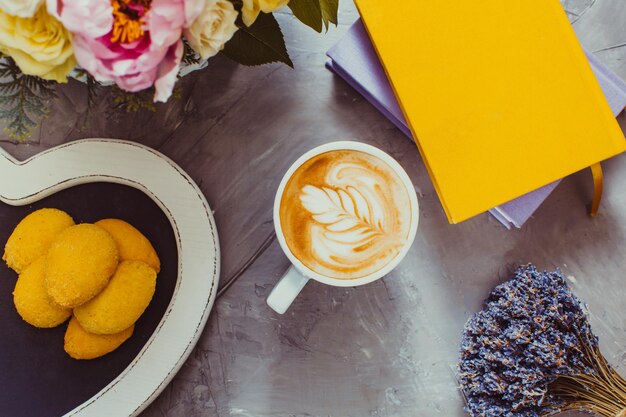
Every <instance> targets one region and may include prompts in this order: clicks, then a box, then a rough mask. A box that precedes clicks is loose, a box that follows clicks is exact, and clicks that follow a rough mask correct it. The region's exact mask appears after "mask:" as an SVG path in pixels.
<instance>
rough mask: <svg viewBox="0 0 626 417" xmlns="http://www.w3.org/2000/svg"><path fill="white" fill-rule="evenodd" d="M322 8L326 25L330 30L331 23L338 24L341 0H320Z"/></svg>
mask: <svg viewBox="0 0 626 417" xmlns="http://www.w3.org/2000/svg"><path fill="white" fill-rule="evenodd" d="M319 2H320V7H321V9H322V19H323V20H324V26H325V27H326V30H328V26H329V25H330V23H332V24H334V25H335V26H337V22H338V19H337V11H338V10H339V0H319Z"/></svg>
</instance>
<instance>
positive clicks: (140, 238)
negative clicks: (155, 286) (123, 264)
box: [96, 219, 161, 274]
mask: <svg viewBox="0 0 626 417" xmlns="http://www.w3.org/2000/svg"><path fill="white" fill-rule="evenodd" d="M96 224H97V225H98V226H100V227H102V228H103V229H104V230H106V231H107V232H109V233H110V234H111V236H113V240H115V243H116V244H117V249H118V250H119V252H120V261H142V262H145V263H147V264H148V265H150V266H151V267H152V268H153V269H154V270H155V271H156V272H157V274H158V273H159V272H160V271H161V261H160V260H159V256H158V255H157V253H156V251H155V250H154V247H152V244H151V243H150V241H149V240H148V239H147V238H146V237H145V236H144V235H143V234H142V233H141V232H140V231H139V230H137V229H136V228H135V227H133V226H132V225H130V224H129V223H127V222H125V221H123V220H119V219H104V220H100V221H98V222H96Z"/></svg>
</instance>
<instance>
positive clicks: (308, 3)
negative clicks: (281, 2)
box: [289, 0, 325, 32]
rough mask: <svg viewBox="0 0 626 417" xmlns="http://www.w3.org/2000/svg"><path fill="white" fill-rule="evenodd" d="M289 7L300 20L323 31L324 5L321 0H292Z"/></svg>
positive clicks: (318, 30)
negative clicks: (322, 5) (321, 4)
mask: <svg viewBox="0 0 626 417" xmlns="http://www.w3.org/2000/svg"><path fill="white" fill-rule="evenodd" d="M322 1H325V0H322ZM289 8H290V9H291V11H292V12H293V15H294V16H295V17H297V18H298V20H299V21H301V22H302V23H304V24H305V25H307V26H309V27H311V28H312V29H313V30H315V31H317V32H321V31H322V27H323V26H322V7H321V6H320V0H290V1H289Z"/></svg>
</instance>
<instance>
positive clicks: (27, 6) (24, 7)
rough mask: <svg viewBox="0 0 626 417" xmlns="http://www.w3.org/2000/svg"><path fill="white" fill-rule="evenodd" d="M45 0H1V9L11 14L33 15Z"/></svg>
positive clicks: (19, 15)
mask: <svg viewBox="0 0 626 417" xmlns="http://www.w3.org/2000/svg"><path fill="white" fill-rule="evenodd" d="M43 1H44V0H0V10H2V11H3V12H5V13H6V14H10V15H11V16H18V17H33V16H34V15H35V12H36V11H37V9H39V6H41V4H42V3H43Z"/></svg>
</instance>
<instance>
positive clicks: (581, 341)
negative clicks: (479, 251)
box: [459, 265, 626, 417]
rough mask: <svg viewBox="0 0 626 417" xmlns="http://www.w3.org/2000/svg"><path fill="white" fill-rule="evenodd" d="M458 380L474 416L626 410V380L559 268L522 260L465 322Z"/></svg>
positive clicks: (611, 415)
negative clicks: (606, 356)
mask: <svg viewBox="0 0 626 417" xmlns="http://www.w3.org/2000/svg"><path fill="white" fill-rule="evenodd" d="M459 380H460V382H461V388H462V390H463V393H464V395H465V398H466V401H467V410H468V411H469V412H470V414H471V415H472V416H473V417H541V416H548V415H553V414H557V413H559V412H561V411H566V410H582V411H588V412H592V413H596V414H598V415H600V416H602V417H626V381H625V380H624V379H623V378H622V377H621V376H620V375H618V374H617V373H616V372H615V371H614V370H613V369H612V368H611V367H610V366H609V365H608V363H607V361H606V360H605V359H604V357H603V356H602V354H601V353H600V351H599V349H598V338H597V337H596V336H595V335H594V334H593V333H592V331H591V326H590V324H589V317H588V314H587V312H586V309H585V308H584V307H583V305H582V304H581V302H580V301H579V300H578V298H577V297H576V296H575V295H574V294H573V293H572V292H571V290H570V288H569V286H568V285H567V283H566V281H565V279H564V278H563V275H562V274H561V273H560V271H555V272H552V273H547V272H543V273H542V272H539V271H537V269H536V268H535V267H534V266H532V265H528V266H525V267H521V268H519V269H518V270H517V272H516V273H515V277H514V278H513V279H511V280H510V281H508V282H505V283H503V284H501V285H499V286H497V287H496V288H495V289H494V290H493V291H492V292H491V294H490V295H489V297H488V298H487V300H486V301H485V305H484V308H483V310H482V311H480V312H478V313H476V314H475V315H474V316H472V317H471V318H470V319H469V320H468V322H467V324H466V325H465V330H464V334H463V339H462V342H461V357H460V363H459Z"/></svg>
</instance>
